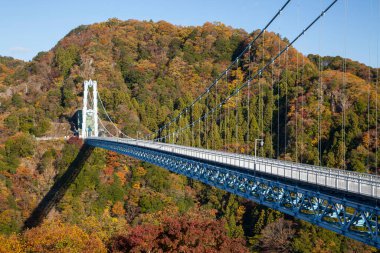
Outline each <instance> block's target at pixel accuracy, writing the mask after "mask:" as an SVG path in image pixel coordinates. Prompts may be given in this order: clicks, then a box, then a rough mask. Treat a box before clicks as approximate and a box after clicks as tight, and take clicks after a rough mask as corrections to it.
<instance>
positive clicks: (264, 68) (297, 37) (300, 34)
mask: <svg viewBox="0 0 380 253" xmlns="http://www.w3.org/2000/svg"><path fill="white" fill-rule="evenodd" d="M337 1H338V0H334V1H333V2H332V3H331V4H330V5H329V6H328V7H326V8H325V9H324V10H323V11H322V13H321V14H320V15H318V16H317V17H316V18H315V19H314V20H313V21H312V22H311V23H310V24H309V25H308V26H307V27H306V28H305V29H303V30H302V32H300V33H299V34H298V35H297V36H296V37H295V38H294V39H293V40H292V41H291V42H290V43H288V44H287V45H286V47H285V48H284V49H282V50H281V52H280V53H279V54H277V55H276V56H275V57H273V58H272V59H271V60H270V61H269V62H268V63H267V64H266V65H265V66H264V67H262V68H261V69H259V70H258V71H257V72H256V73H255V75H254V76H252V77H251V78H250V79H248V80H247V81H246V82H244V83H243V84H242V85H241V86H240V87H239V88H238V89H235V90H234V91H233V92H232V93H231V94H230V95H228V96H227V97H226V98H225V99H224V100H223V101H222V102H221V103H220V104H219V106H222V105H224V104H226V102H227V101H229V99H231V98H232V97H233V96H235V95H236V94H238V92H240V90H241V89H243V88H245V87H246V86H247V85H248V81H252V80H253V79H254V78H256V77H258V76H260V75H261V73H262V72H263V71H264V70H266V69H267V68H268V67H269V66H270V65H271V64H273V63H274V62H275V61H276V59H277V58H278V57H280V56H281V55H282V54H283V53H284V52H285V51H287V50H288V49H289V48H290V47H291V46H292V45H293V44H294V43H295V42H296V41H297V40H298V39H299V38H300V37H302V36H303V35H304V34H305V32H306V31H308V30H309V29H310V28H311V27H312V26H313V25H314V24H315V23H316V22H317V21H318V20H319V19H320V18H321V17H323V16H324V15H325V13H327V12H328V11H329V10H330V9H331V7H332V6H334V4H335V3H336V2H337ZM214 110H216V108H213V109H212V110H209V112H208V113H207V114H204V115H203V116H202V117H200V118H199V119H198V120H197V121H196V122H198V121H200V120H203V119H205V118H206V117H208V115H209V114H210V112H213V111H214ZM196 122H192V123H191V124H189V125H187V126H185V127H183V128H181V129H179V130H177V131H176V133H178V132H180V131H182V130H184V129H187V128H188V127H190V126H191V125H194V124H195V123H196ZM162 138H165V137H162ZM162 138H158V139H155V140H159V139H162Z"/></svg>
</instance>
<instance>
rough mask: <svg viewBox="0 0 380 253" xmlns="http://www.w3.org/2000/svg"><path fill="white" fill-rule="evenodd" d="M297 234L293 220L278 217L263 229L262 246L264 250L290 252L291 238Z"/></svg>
mask: <svg viewBox="0 0 380 253" xmlns="http://www.w3.org/2000/svg"><path fill="white" fill-rule="evenodd" d="M294 234H295V230H294V224H293V222H292V221H289V220H284V219H283V218H281V219H278V220H277V221H274V222H272V223H269V224H268V225H267V226H266V227H265V228H264V229H263V230H262V231H261V237H260V248H261V249H263V251H264V252H290V251H291V240H292V238H293V236H294Z"/></svg>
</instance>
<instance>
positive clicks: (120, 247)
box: [109, 216, 248, 252]
mask: <svg viewBox="0 0 380 253" xmlns="http://www.w3.org/2000/svg"><path fill="white" fill-rule="evenodd" d="M109 249H110V250H111V251H112V252H248V249H247V248H246V247H245V242H244V240H243V239H232V238H230V237H228V236H227V232H226V230H225V228H224V225H223V223H222V222H221V221H216V220H210V219H204V218H200V219H194V218H191V217H187V216H185V217H180V218H177V219H176V218H166V219H165V220H164V221H163V222H162V224H161V225H157V226H156V225H150V224H144V225H140V226H137V227H135V228H133V229H132V231H130V234H128V235H119V236H117V237H114V238H113V239H112V240H111V243H110V245H109Z"/></svg>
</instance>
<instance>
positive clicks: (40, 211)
mask: <svg viewBox="0 0 380 253" xmlns="http://www.w3.org/2000/svg"><path fill="white" fill-rule="evenodd" d="M93 150H94V147H92V146H89V145H86V144H83V146H82V147H81V149H80V150H79V153H78V155H77V157H76V158H75V159H74V161H73V162H72V163H71V164H70V165H69V167H68V169H67V170H66V172H65V173H64V174H63V175H62V176H61V177H60V178H59V179H58V180H57V181H56V182H55V183H54V185H53V186H52V187H51V188H50V190H49V192H48V193H47V194H46V195H45V197H44V198H43V199H42V200H41V202H40V203H39V204H38V206H37V207H36V208H35V209H34V210H33V212H32V213H31V215H30V216H29V218H28V219H27V220H26V221H25V222H24V226H23V230H25V229H30V228H33V227H36V226H38V225H40V224H41V223H42V221H43V220H44V219H45V217H46V216H47V215H48V214H49V212H50V211H51V209H52V208H53V207H54V206H56V204H57V203H59V202H60V200H61V199H62V198H63V196H64V195H65V193H66V191H67V189H68V188H69V186H70V185H71V184H72V183H73V182H74V180H75V179H76V178H77V177H78V175H79V173H80V172H81V171H82V168H83V166H84V164H85V162H86V160H87V159H88V157H89V156H90V155H91V153H92V151H93Z"/></svg>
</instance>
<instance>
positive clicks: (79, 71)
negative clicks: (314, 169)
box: [0, 19, 380, 252]
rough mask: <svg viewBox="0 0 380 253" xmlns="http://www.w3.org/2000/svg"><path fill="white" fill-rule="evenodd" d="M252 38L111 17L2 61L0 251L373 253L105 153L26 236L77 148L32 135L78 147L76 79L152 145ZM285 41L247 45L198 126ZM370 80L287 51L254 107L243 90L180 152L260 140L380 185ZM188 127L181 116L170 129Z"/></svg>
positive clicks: (255, 89) (337, 62)
mask: <svg viewBox="0 0 380 253" xmlns="http://www.w3.org/2000/svg"><path fill="white" fill-rule="evenodd" d="M259 32H260V30H256V31H254V32H252V33H247V32H246V31H244V30H241V29H234V28H232V27H229V26H226V25H224V24H222V23H219V22H216V23H205V24H204V25H202V26H176V25H172V24H170V23H167V22H165V21H159V22H153V21H137V20H127V21H121V20H118V19H109V20H108V21H106V22H102V23H95V24H92V25H86V26H84V25H83V26H79V27H77V28H75V29H73V30H72V31H71V32H70V33H69V34H67V35H66V36H65V37H64V38H62V39H61V40H60V41H59V42H58V43H57V44H56V45H55V46H54V48H52V49H51V50H49V51H47V52H40V53H39V54H38V55H36V56H35V57H34V58H33V60H31V61H29V62H24V61H21V60H16V59H13V58H11V57H0V111H1V113H0V252H376V249H375V248H372V247H369V246H366V245H364V244H362V243H360V242H357V241H354V240H351V239H348V238H346V237H343V236H341V235H338V234H336V233H334V232H331V231H328V230H325V229H323V228H320V227H318V226H315V225H311V224H309V223H307V222H303V221H301V220H298V219H295V218H293V217H291V216H288V215H284V214H282V213H280V212H278V211H275V210H272V209H270V208H266V207H264V206H261V205H259V204H256V203H253V202H251V201H248V200H246V199H243V198H240V197H237V196H235V195H233V194H230V193H227V192H225V191H223V190H219V189H217V188H214V187H210V186H207V185H205V184H203V183H200V182H198V181H196V180H192V179H189V178H186V177H184V176H182V175H177V174H174V173H171V172H169V171H167V170H165V169H162V168H159V167H157V166H153V165H151V164H148V163H144V162H141V161H138V160H134V159H132V158H130V157H128V156H123V155H119V154H117V153H114V152H111V151H105V150H102V149H95V150H94V152H93V154H92V155H91V156H90V158H89V160H88V161H87V162H86V164H85V166H84V168H83V170H82V171H81V173H80V174H79V176H78V178H77V179H76V180H75V182H74V184H72V185H71V186H70V188H69V190H68V191H67V193H66V194H65V196H64V197H63V199H62V201H61V202H59V203H57V205H56V206H55V207H54V208H53V210H52V211H51V212H50V213H49V215H48V217H47V219H46V220H45V221H44V222H43V224H42V225H40V226H38V227H35V228H32V229H28V230H23V229H22V228H23V223H24V221H25V220H26V219H27V218H28V217H29V215H30V214H31V212H32V211H33V209H34V208H35V207H36V206H37V205H38V203H39V201H40V200H41V199H42V198H43V196H44V195H45V194H46V193H47V192H48V191H49V189H50V187H51V186H52V184H53V183H54V182H55V181H56V180H57V179H58V178H60V177H61V176H62V175H63V173H64V172H65V170H66V169H67V167H68V166H69V164H70V163H71V162H72V161H73V159H74V158H75V157H76V154H77V153H78V151H79V149H80V146H81V145H82V143H81V141H80V140H78V139H77V138H74V137H73V138H70V139H68V140H55V141H41V140H38V138H39V137H44V136H51V137H57V136H73V115H75V112H76V111H77V110H78V109H80V108H81V106H82V99H83V81H84V80H87V79H89V78H91V79H93V80H97V82H98V89H99V93H100V96H101V98H102V100H103V102H104V106H105V108H106V109H107V111H108V113H109V114H110V117H111V118H112V119H113V120H114V121H115V123H116V124H117V126H118V127H119V128H120V129H122V130H123V132H125V133H126V134H128V135H130V136H133V137H137V135H138V134H140V135H141V136H143V135H147V134H150V133H152V132H154V131H155V130H156V129H158V128H159V127H161V126H163V125H164V124H165V123H166V122H168V120H169V119H171V118H172V117H173V116H176V115H178V113H179V112H180V111H181V110H182V109H183V108H185V107H186V106H187V105H188V104H189V103H191V102H192V101H193V100H194V99H195V98H196V97H197V96H199V94H200V93H201V92H203V91H204V89H205V88H206V87H207V86H208V85H209V84H210V83H212V82H213V81H214V80H215V78H216V77H218V75H219V74H220V73H221V72H222V71H223V70H225V69H226V67H227V66H229V64H230V62H231V61H232V60H234V59H235V58H236V56H237V55H238V54H239V53H240V51H241V50H242V49H243V48H244V47H245V46H246V45H247V44H248V43H249V42H250V41H251V40H252V38H254V37H255V36H256V35H257V34H258V33H259ZM288 42H289V41H288V39H287V38H285V37H282V36H281V34H279V33H275V32H269V31H268V32H265V36H262V37H261V38H260V39H258V40H257V41H256V42H255V43H254V44H253V48H252V55H251V56H249V60H250V61H252V64H249V65H246V64H244V62H243V63H241V65H239V66H237V67H236V68H234V69H233V70H232V71H231V72H230V73H229V75H228V77H227V78H228V80H227V82H226V83H220V84H219V85H220V86H219V89H220V90H219V93H218V94H212V96H211V97H210V99H209V100H202V101H200V102H199V103H198V104H197V105H196V106H195V108H194V115H195V117H196V118H198V117H200V116H201V115H202V114H204V113H205V112H206V111H207V110H209V109H210V108H211V106H212V105H215V104H216V103H217V102H218V101H220V100H221V96H222V95H221V94H222V93H223V92H222V91H224V92H227V93H228V92H230V91H231V90H232V89H233V88H234V87H236V85H238V84H239V83H241V82H242V80H243V79H244V78H245V77H246V75H247V73H253V72H255V71H257V70H258V69H259V68H260V67H262V66H263V65H264V64H265V63H266V62H267V61H268V60H270V59H271V58H273V57H274V56H275V55H276V54H277V53H278V51H279V48H283V47H284V46H285V45H287V43H288ZM343 66H346V67H345V68H343ZM378 73H379V71H378V69H375V68H371V67H369V66H366V65H364V64H362V63H359V62H356V61H352V60H350V59H347V60H346V59H343V58H342V57H339V56H320V55H318V54H317V52H316V53H315V54H310V55H303V54H302V53H300V52H299V51H297V49H296V48H294V47H291V48H290V49H289V50H288V51H287V52H286V53H285V54H284V55H282V56H281V57H280V58H279V59H278V61H277V62H276V63H275V64H274V65H273V66H272V67H270V69H269V70H267V71H265V72H264V73H262V75H260V76H259V77H258V78H256V79H255V80H254V81H253V83H252V86H251V90H250V92H251V93H250V100H249V102H248V101H247V93H246V91H245V92H242V93H241V95H240V96H239V97H238V99H236V100H233V102H231V103H227V104H226V105H224V108H222V109H223V111H221V114H223V113H224V114H223V115H222V117H220V118H219V120H215V121H213V123H211V124H210V125H209V126H208V129H206V130H203V129H202V131H195V133H194V135H193V136H192V135H191V134H190V133H184V134H183V135H181V136H180V137H178V140H177V143H178V144H183V145H192V144H194V145H195V146H198V147H213V148H214V149H219V150H226V151H230V152H240V153H245V154H253V153H254V142H255V139H256V138H263V139H264V146H263V147H262V148H260V149H259V151H258V152H259V153H258V155H260V156H264V157H270V158H278V159H283V160H289V161H298V162H302V163H309V164H315V165H319V164H323V165H324V166H328V167H335V168H340V169H346V170H351V171H358V172H366V173H374V174H377V173H378V170H379V168H380V159H378V158H379V150H378V149H377V147H378V146H379V144H380V140H379V139H376V136H377V129H376V128H377V127H378V117H377V113H378V112H377V110H376V105H377V103H376V99H378V97H379V96H378V94H379V90H378V89H377V86H376V82H378ZM319 94H320V95H321V96H319ZM342 94H344V98H343V97H342V96H343V95H342ZM320 97H322V101H321V110H322V112H323V113H322V114H321V115H322V116H319V114H318V111H317V108H318V104H319V98H320ZM230 110H231V114H230V113H228V114H227V113H225V112H229V111H230ZM100 114H101V115H100V117H101V118H103V119H104V122H105V124H106V125H108V126H110V127H109V129H110V131H114V129H113V128H112V125H111V123H110V122H107V120H106V119H107V118H106V117H105V115H104V113H103V112H100ZM343 116H344V117H343ZM248 119H249V121H248ZM343 119H344V122H343ZM189 122H190V117H187V118H186V117H184V118H182V119H181V120H179V121H178V122H176V123H175V124H172V125H171V128H172V129H175V128H177V127H179V128H181V127H183V126H186V125H187V124H188V123H189ZM318 122H320V124H319V123H318ZM236 126H238V127H239V131H237V130H236V129H237V127H236ZM172 129H166V130H165V131H167V132H164V133H162V134H163V135H165V134H167V133H168V132H170V131H172ZM343 130H344V131H343ZM191 136H192V137H191ZM205 136H208V137H209V138H206V137H205Z"/></svg>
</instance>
